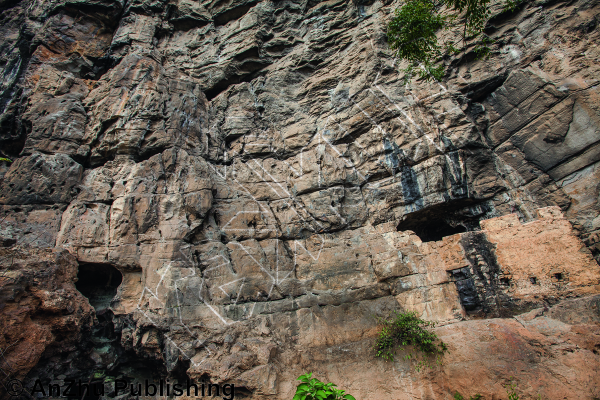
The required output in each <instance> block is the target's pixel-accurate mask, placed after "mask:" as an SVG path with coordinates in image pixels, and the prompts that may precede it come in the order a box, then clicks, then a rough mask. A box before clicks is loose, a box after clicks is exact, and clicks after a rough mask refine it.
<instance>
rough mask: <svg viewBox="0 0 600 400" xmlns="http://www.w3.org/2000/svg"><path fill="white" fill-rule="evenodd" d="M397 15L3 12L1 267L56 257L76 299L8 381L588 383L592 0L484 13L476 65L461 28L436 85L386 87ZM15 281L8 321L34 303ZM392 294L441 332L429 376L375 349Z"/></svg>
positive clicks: (464, 387)
mask: <svg viewBox="0 0 600 400" xmlns="http://www.w3.org/2000/svg"><path fill="white" fill-rule="evenodd" d="M400 5H401V3H400V2H394V1H387V0H386V1H381V0H380V1H362V0H361V1H353V2H350V1H343V0H330V1H326V2H316V1H312V0H304V1H294V0H285V1H256V0H232V1H227V2H208V1H199V2H190V1H187V0H178V1H172V2H163V1H160V0H159V1H147V0H132V1H128V2H111V1H109V0H98V1H96V0H59V1H51V2H43V1H42V2H40V1H34V0H21V1H19V0H15V1H4V2H1V3H0V8H1V9H2V17H1V18H2V24H1V26H0V37H1V38H2V39H0V43H1V45H0V49H1V51H0V77H1V83H0V113H1V114H0V127H1V130H0V143H2V145H1V146H0V147H1V148H0V151H1V153H2V156H7V157H9V158H11V159H13V161H14V162H12V163H6V162H1V163H0V164H2V165H1V166H0V176H1V177H0V204H1V206H0V207H1V213H2V215H1V216H0V219H1V221H2V222H0V234H1V236H2V237H3V238H5V239H3V244H6V245H7V246H8V245H12V243H13V242H15V241H16V243H17V244H16V245H15V246H17V247H12V248H10V249H5V250H3V251H5V252H6V257H5V259H12V258H14V254H16V253H18V252H20V253H22V254H29V255H28V256H27V257H29V258H27V260H30V261H24V262H22V263H20V264H15V265H13V264H10V265H11V266H8V264H6V263H5V262H4V261H3V263H2V268H3V270H2V271H11V272H10V273H11V274H17V275H18V274H25V275H27V274H26V271H29V269H30V268H31V265H34V264H35V263H36V262H42V261H40V260H45V259H46V258H47V257H49V254H64V257H65V259H68V260H69V261H68V263H69V265H70V267H69V268H70V269H69V272H68V274H69V275H68V277H66V275H65V278H64V279H63V280H62V281H61V282H62V283H60V285H66V286H65V289H64V291H65V293H67V292H68V293H71V295H72V297H69V298H68V299H71V300H68V301H67V300H61V301H63V302H64V304H65V306H64V307H66V308H67V309H68V310H70V309H74V310H75V309H77V310H79V311H77V314H76V315H77V316H78V317H77V318H78V320H77V326H78V328H76V329H74V330H73V331H72V332H70V333H68V335H67V336H68V337H69V339H68V340H67V341H65V342H64V343H67V342H68V343H69V344H64V345H62V344H60V343H63V341H61V340H62V339H60V340H59V339H51V338H52V337H54V336H52V335H50V336H48V339H47V340H46V341H44V342H40V343H42V344H40V345H38V346H36V347H35V348H36V350H35V352H34V353H35V354H33V353H32V354H33V355H32V356H31V357H30V358H28V359H27V360H29V361H26V362H25V361H24V362H23V366H22V368H21V367H19V368H21V369H19V371H20V372H19V374H20V375H19V377H22V376H25V375H26V374H29V375H27V377H26V378H27V379H28V380H31V379H34V378H36V377H41V378H43V379H45V380H52V379H61V378H59V377H75V378H82V379H88V378H89V377H90V376H92V377H93V376H96V377H98V376H100V377H101V378H94V379H100V380H102V379H107V380H110V379H115V377H119V376H129V377H132V378H136V379H137V378H140V379H141V377H147V376H151V375H152V371H149V370H148V368H144V366H143V365H140V364H143V363H144V362H145V363H147V364H148V365H151V366H152V368H150V370H154V372H155V374H162V375H164V376H167V375H168V376H171V377H173V379H176V378H177V379H183V377H185V376H188V377H193V378H196V379H204V380H209V381H211V382H230V383H235V384H236V385H237V387H238V388H240V393H242V394H240V396H246V397H249V398H257V399H258V398H288V397H290V395H291V394H292V392H293V381H294V379H295V378H296V377H297V375H299V374H300V373H302V372H306V371H307V370H318V371H319V372H320V373H321V374H323V375H322V379H323V380H331V381H334V382H336V383H338V384H339V385H340V386H343V387H346V388H348V389H349V390H351V391H352V392H353V393H356V394H357V398H369V399H377V398H398V399H403V398H444V396H446V395H449V394H451V393H452V391H453V390H461V391H463V392H465V393H467V392H468V393H473V394H474V392H476V391H479V392H481V393H482V394H486V395H488V397H489V396H490V395H491V394H492V391H494V393H497V392H502V387H501V384H502V382H505V381H506V379H507V378H508V377H510V376H515V379H517V381H518V384H519V386H520V387H521V388H523V390H525V391H526V392H527V393H528V394H531V395H535V394H536V393H537V392H536V391H538V392H539V393H542V394H543V395H544V396H546V397H549V398H555V397H556V396H555V394H556V393H560V396H563V397H565V396H566V397H565V398H570V396H572V398H575V397H577V396H579V397H585V396H587V395H588V394H589V393H588V392H589V391H590V390H592V391H593V390H595V389H594V388H595V387H597V386H598V382H597V375H596V378H594V377H593V376H591V377H590V378H589V379H588V378H586V377H587V375H586V374H587V373H588V372H589V371H593V370H594V368H597V365H598V362H599V361H598V355H597V351H598V350H597V347H595V346H598V339H597V334H596V332H597V326H598V325H597V323H598V320H597V318H596V314H594V313H595V312H596V313H597V305H595V304H596V303H597V300H596V297H589V296H593V295H594V294H596V293H598V292H599V290H600V288H599V287H598V285H599V284H600V281H599V277H600V276H599V269H598V264H597V260H598V259H599V258H600V251H599V249H600V247H599V244H598V243H600V239H599V238H600V236H599V235H600V217H599V215H600V213H599V204H598V196H599V194H600V192H599V188H598V184H597V182H598V174H599V172H598V165H599V164H598V162H599V158H598V154H600V153H598V151H599V149H600V145H599V143H600V109H599V108H598V107H599V105H600V99H599V97H598V96H599V94H598V86H597V84H598V78H597V76H599V75H598V74H599V67H598V65H599V64H598V60H600V49H599V48H598V46H597V44H596V43H597V42H598V39H599V36H600V34H599V30H598V20H599V19H600V18H599V17H598V15H599V6H598V4H596V3H595V2H593V1H586V0H578V1H575V2H561V1H558V2H551V1H543V0H539V1H528V2H524V3H523V4H521V6H520V7H519V8H518V9H517V10H515V11H513V12H506V11H504V10H503V7H502V5H501V4H495V5H494V6H493V13H492V18H491V19H490V21H489V23H488V25H487V27H486V33H487V34H488V35H489V36H490V37H491V38H492V39H494V40H495V42H494V44H493V45H492V57H491V59H489V60H487V61H481V60H476V59H475V57H474V52H473V48H474V43H470V42H467V43H465V50H464V51H463V52H461V53H460V54H459V55H457V56H449V55H448V56H446V57H445V58H444V60H443V62H444V63H445V65H446V67H447V70H446V71H447V73H446V76H445V77H444V80H443V81H442V82H439V83H438V82H425V81H422V80H415V79H413V80H409V81H405V80H404V76H403V74H402V72H401V68H403V66H404V65H403V64H402V63H401V62H399V61H398V60H396V59H395V58H394V57H393V54H392V53H391V52H390V51H389V49H388V46H387V42H386V34H385V30H386V25H387V23H388V21H389V20H390V18H391V16H392V14H393V10H394V9H395V8H397V7H399V6H400ZM447 34H448V35H450V36H452V35H459V32H458V31H456V32H454V31H451V32H450V33H447ZM55 247H56V248H57V249H56V250H52V249H53V248H55ZM37 248H46V249H45V250H40V249H37ZM63 249H66V250H68V253H66V252H65V250H63ZM5 259H3V260H5ZM36 260H37V261H36ZM61 262H63V261H52V262H47V263H45V264H44V265H43V266H42V267H40V269H41V270H42V271H38V272H36V273H46V272H44V271H52V270H53V269H52V268H55V269H56V268H58V267H53V266H52V265H55V264H56V263H58V264H60V263H61ZM53 263H54V264H53ZM61 265H62V264H61ZM73 268H76V269H77V268H78V271H79V286H78V288H79V290H80V291H81V293H84V294H86V295H87V297H88V299H89V303H87V302H86V301H85V299H84V298H80V297H73V296H79V295H77V293H76V292H75V291H74V289H73V282H74V281H75V278H74V275H73V274H74V273H75V272H74V270H73ZM19 271H20V272H19ZM3 273H4V272H3ZM27 273H29V272H27ZM47 273H49V272H47ZM31 274H33V273H31ZM31 274H30V275H31ZM113 274H114V275H113ZM117 274H118V277H119V279H117V281H118V282H119V283H118V284H114V282H113V280H112V279H113V278H112V277H113V276H116V275H117ZM25 275H23V276H25ZM30 275H27V276H30ZM34 275H35V274H33V275H31V276H34ZM15 276H16V275H15ZM19 276H20V275H19ZM93 276H102V279H98V280H99V281H100V280H102V282H105V281H106V282H108V283H106V287H107V288H110V290H113V289H114V291H115V293H113V292H111V291H110V290H108V289H107V290H106V291H105V292H102V293H100V292H98V291H96V290H92V289H90V284H89V282H93ZM104 277H109V278H107V279H105V278H104ZM13 278H14V277H13ZM13 278H11V279H13ZM23 279H25V278H23ZM27 279H29V278H27ZM32 279H33V278H32ZM57 279H58V278H57ZM61 279H62V278H61ZM2 282H3V283H2V284H3V285H5V286H3V288H9V286H6V285H9V283H6V282H9V281H2ZM11 282H12V281H11ZM23 282H25V281H23ZM27 282H29V281H27ZM92 286H93V285H92ZM113 286H114V287H113ZM117 286H118V288H117ZM35 287H36V284H35V282H34V283H32V282H29V283H23V285H22V287H20V289H19V291H20V292H19V293H27V295H24V294H23V295H22V296H25V297H26V298H28V299H30V300H28V301H30V302H32V303H31V304H33V305H32V306H31V307H30V308H28V309H30V310H31V312H29V311H28V313H29V314H27V315H33V314H31V313H34V312H39V313H41V314H42V315H46V314H47V313H49V311H47V310H46V309H44V306H43V301H42V300H39V297H36V294H35V293H37V292H36V290H38V289H35ZM3 290H4V289H3ZM6 290H9V291H10V290H12V289H6ZM44 290H47V291H50V292H49V293H54V294H52V296H58V297H61V295H60V294H56V293H59V292H56V290H59V289H54V288H52V289H49V288H45V289H44ZM3 293H4V292H3ZM60 293H62V292H60ZM113 294H114V298H113V297H112V296H113ZM7 296H8V295H7ZM65 296H66V295H65ZM585 296H587V297H585ZM25 297H24V298H25ZM570 298H577V299H574V300H568V301H567V302H566V303H564V302H563V303H560V304H559V305H556V304H558V303H559V302H561V301H564V300H565V299H570ZM7 299H8V300H6V301H5V304H6V305H5V308H3V309H2V310H0V312H7V313H8V311H6V310H9V311H10V309H11V308H10V307H16V308H15V309H18V307H19V306H18V304H19V303H18V302H17V300H15V299H16V298H12V297H10V296H8V297H7ZM35 299H38V300H35ZM65 299H67V297H65ZM111 299H112V300H111ZM40 302H41V303H40ZM69 302H71V303H72V304H71V303H69ZM67 303H68V304H71V305H70V306H69V305H68V304H67ZM39 304H42V305H39ZM61 304H62V303H61ZM90 304H91V305H92V306H93V308H94V311H92V309H91V308H89V307H90ZM7 307H8V308H7ZM40 307H41V308H40ZM61 307H62V306H61ZM594 307H596V308H594ZM395 309H402V310H415V311H418V312H419V313H421V314H422V315H424V317H425V318H428V319H431V320H435V321H438V322H442V323H443V324H444V326H443V327H440V328H438V329H439V333H440V335H442V337H443V339H444V340H445V341H447V342H448V343H449V345H450V348H451V351H450V353H449V354H450V355H449V356H448V357H450V358H449V359H448V361H447V362H446V364H445V366H444V367H443V369H442V370H441V371H437V375H436V374H434V372H431V374H429V375H427V374H428V373H424V374H425V375H423V374H421V373H417V372H415V371H413V369H412V367H411V366H410V365H409V364H403V363H401V362H396V363H394V364H386V363H384V362H382V361H380V360H375V359H374V358H373V354H372V351H371V350H372V349H371V346H372V340H373V338H374V337H375V335H376V332H377V327H376V320H375V319H374V318H373V316H374V315H375V316H383V315H386V314H387V313H388V312H390V311H392V310H395ZM531 309H535V310H537V311H532V313H533V314H532V313H530V314H525V316H521V317H518V318H515V319H511V318H510V317H511V316H513V315H517V314H521V313H523V312H529V310H531ZM3 310H4V311H3ZM34 310H38V311H34ZM540 310H541V311H540ZM549 310H550V311H549ZM552 310H562V311H560V312H559V311H552ZM590 310H591V311H590ZM594 310H596V311H594ZM73 312H75V311H66V312H65V311H64V310H63V309H62V308H60V310H58V309H57V311H56V313H57V314H56V315H55V316H53V317H52V318H54V319H53V320H52V321H51V322H48V323H47V324H46V322H44V323H41V324H42V325H40V326H46V325H48V324H49V325H50V326H54V325H57V326H58V325H60V323H62V322H57V321H61V320H62V319H64V317H62V316H61V315H63V314H64V315H72V313H73ZM548 313H550V314H548ZM559 314H560V315H559ZM578 314H581V315H588V317H586V318H587V319H585V320H584V319H573V318H575V317H576V316H577V315H578ZM5 315H9V316H10V317H9V320H10V321H11V322H10V324H8V325H5V326H7V327H10V329H9V330H7V331H6V332H8V333H4V335H5V339H3V340H5V342H3V343H5V344H4V345H3V346H8V345H9V344H10V343H12V342H10V340H12V338H16V339H15V340H16V341H17V342H18V343H21V344H20V346H24V344H23V343H26V341H25V338H23V337H22V336H20V334H17V333H15V329H17V330H18V329H20V328H18V327H19V326H25V325H24V324H26V322H24V321H25V320H23V319H22V318H26V317H25V314H23V315H22V318H21V317H19V318H21V319H18V318H17V317H14V315H16V314H14V313H12V311H11V312H10V313H8V314H5ZM15 318H16V319H15ZM27 318H30V317H27ZM44 318H46V317H44ZM486 318H487V319H486ZM489 318H498V319H489ZM581 318H583V317H581ZM464 319H468V320H469V321H462V320H464ZM461 321H462V322H461ZM88 323H89V324H91V326H90V327H89V328H86V327H87V325H86V324H88ZM38 325H39V324H38ZM6 329H8V328H6ZM36 329H39V330H40V331H42V330H44V332H46V331H47V330H48V329H50V328H39V327H38V328H36ZM85 329H89V330H88V331H86V330H85ZM50 330H52V329H50ZM83 331H85V332H89V334H88V339H89V340H88V341H86V339H85V336H86V335H83V336H84V338H83V339H82V338H81V336H82V334H81V332H83ZM15 335H16V336H15ZM507 338H508V339H507ZM65 340H66V339H65ZM53 341H54V342H56V343H59V344H58V345H55V344H52V345H50V344H49V343H54V342H53ZM9 342H10V343H9ZM76 342H78V343H80V345H79V347H78V349H75V348H73V346H74V345H72V344H71V343H76ZM102 343H104V344H102ZM477 343H483V344H477ZM61 346H62V347H61ZM75 347H77V346H75ZM55 348H56V349H58V350H52V349H55ZM9 350H10V351H11V352H12V351H16V353H14V354H13V353H9V352H8V351H9ZM20 351H21V350H19V351H17V350H16V347H11V348H10V349H8V350H7V353H6V354H7V356H10V357H17V358H18V357H19V356H18V355H19V354H20V353H19V352H20ZM11 354H13V355H11ZM74 354H77V357H76V358H78V359H81V360H82V362H81V363H79V364H77V365H74V364H73V363H72V362H71V361H72V360H73V359H74V357H75V356H74ZM523 354H528V357H529V358H527V357H524V356H523ZM11 360H12V361H11V363H12V362H14V358H11ZM140 360H142V361H143V362H141V363H140V362H139V361H140ZM365 360H369V362H368V363H365ZM478 360H486V362H485V363H484V364H483V365H484V366H485V368H483V370H482V372H478V373H477V374H475V373H471V371H472V369H474V368H475V367H474V366H475V365H478V364H477V361H478ZM497 360H501V362H500V361H499V364H497V363H496V361H497ZM551 360H554V361H551ZM35 363H37V366H36V367H34V368H32V367H33V364H35ZM49 366H51V367H49ZM146 367H147V366H146ZM48 370H52V371H54V372H52V373H48V372H46V371H48ZM98 371H102V373H100V374H99V375H98V374H97V372H98ZM518 371H526V372H524V373H522V374H520V373H518ZM573 371H575V372H573ZM392 377H394V379H391V378H392ZM586 379H587V380H586ZM538 381H539V382H540V383H533V382H538ZM567 382H568V383H567ZM586 391H587V392H586ZM584 392H585V393H588V394H585V393H584ZM107 396H108V395H107Z"/></svg>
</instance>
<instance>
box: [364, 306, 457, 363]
mask: <svg viewBox="0 0 600 400" xmlns="http://www.w3.org/2000/svg"><path fill="white" fill-rule="evenodd" d="M379 321H380V322H381V324H382V325H383V327H382V328H381V332H380V333H379V337H378V338H377V340H376V341H375V351H376V355H377V356H378V357H382V358H384V359H385V360H388V361H393V360H394V354H395V352H396V349H397V348H398V347H405V346H413V348H414V349H416V350H418V351H419V352H420V353H422V354H423V355H424V356H436V357H437V361H438V363H439V362H440V357H441V356H442V355H443V354H444V353H445V352H446V351H447V350H448V348H447V347H446V344H445V343H444V342H442V341H441V340H439V338H438V337H437V335H436V334H435V333H434V332H431V331H429V330H427V328H428V327H433V326H435V322H431V321H424V320H422V319H421V318H419V317H417V314H416V313H414V312H407V313H401V312H398V311H396V312H395V315H393V316H391V317H390V318H388V319H384V318H380V319H379ZM413 357H414V356H413V354H412V353H409V354H408V355H406V356H405V359H411V358H413ZM428 364H429V362H428V360H427V359H424V360H421V361H419V362H418V364H417V370H419V369H420V368H421V367H423V366H425V365H428Z"/></svg>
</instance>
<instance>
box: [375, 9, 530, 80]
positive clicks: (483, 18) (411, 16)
mask: <svg viewBox="0 0 600 400" xmlns="http://www.w3.org/2000/svg"><path fill="white" fill-rule="evenodd" d="M521 1H523V0H506V5H505V7H504V11H505V12H507V11H514V10H515V9H516V8H517V7H518V6H519V4H520V3H521ZM490 2H491V0H407V1H406V3H404V5H403V6H402V7H400V8H399V9H397V10H396V11H395V15H394V18H393V19H392V21H391V22H390V24H389V26H388V31H387V36H388V41H389V44H390V48H391V49H392V50H395V52H396V55H397V56H398V57H399V58H401V59H403V60H406V61H408V62H409V65H408V67H407V68H406V69H405V70H404V72H405V73H406V75H405V79H409V78H410V77H412V76H413V74H414V71H415V69H417V68H419V76H420V77H421V78H424V79H427V80H431V79H436V80H440V79H441V78H442V76H443V75H444V66H443V65H441V64H440V65H437V66H436V61H437V60H438V59H439V58H440V57H441V56H442V55H443V51H442V50H445V51H446V52H448V53H454V54H456V53H459V52H460V51H459V50H458V49H457V47H456V46H457V45H458V41H462V44H463V48H464V47H465V46H464V45H465V41H466V40H467V38H473V39H474V41H475V43H477V44H476V46H475V48H474V52H475V54H476V56H477V58H480V59H484V58H488V57H489V55H490V53H491V49H490V47H489V46H490V45H491V44H492V43H493V40H492V39H491V38H489V37H488V36H486V35H485V34H484V33H483V31H484V29H485V25H486V24H487V21H488V20H489V18H490V15H491V12H490ZM457 21H460V22H459V23H460V24H462V26H463V31H462V35H461V38H460V39H459V40H454V41H451V40H448V41H447V42H445V43H444V44H443V45H442V44H440V43H439V42H438V38H437V32H438V31H439V30H448V29H450V28H453V27H455V26H457Z"/></svg>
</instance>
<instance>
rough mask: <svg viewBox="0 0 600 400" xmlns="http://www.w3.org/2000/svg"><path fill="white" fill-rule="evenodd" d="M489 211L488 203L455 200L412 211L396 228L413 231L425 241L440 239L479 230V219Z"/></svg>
mask: <svg viewBox="0 0 600 400" xmlns="http://www.w3.org/2000/svg"><path fill="white" fill-rule="evenodd" d="M489 211H490V209H489V206H488V205H487V204H486V203H475V202H473V201H472V200H470V199H464V200H455V201H451V202H448V203H442V204H437V205H435V206H431V207H427V208H424V209H422V210H418V211H415V212H412V213H410V214H408V215H406V216H405V217H404V220H402V221H401V222H400V223H399V224H398V226H397V228H396V229H397V230H398V231H408V230H410V231H413V232H415V233H416V234H417V236H419V238H420V239H421V240H422V241H424V242H431V241H438V240H442V239H443V238H444V237H445V236H450V235H454V234H456V233H461V232H467V231H474V230H478V229H479V220H480V219H482V218H483V216H484V215H485V214H486V213H488V212H489Z"/></svg>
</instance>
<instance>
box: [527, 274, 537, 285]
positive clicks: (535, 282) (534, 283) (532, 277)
mask: <svg viewBox="0 0 600 400" xmlns="http://www.w3.org/2000/svg"><path fill="white" fill-rule="evenodd" d="M529 282H531V284H532V285H536V284H537V278H536V277H535V276H531V277H529Z"/></svg>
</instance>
